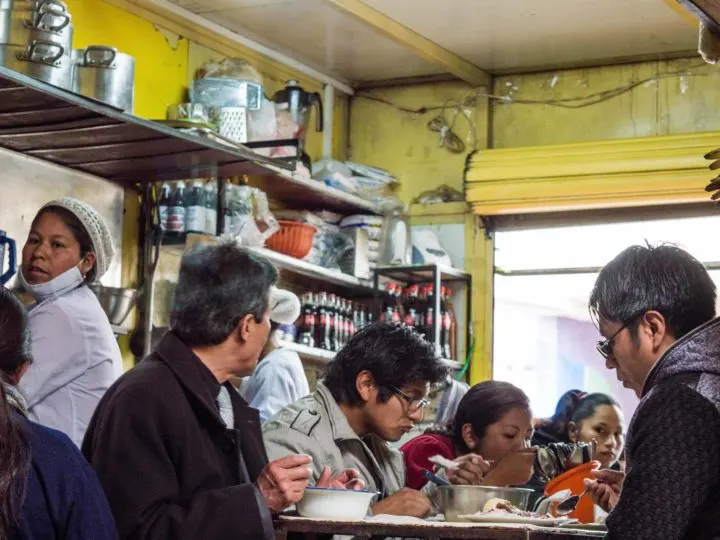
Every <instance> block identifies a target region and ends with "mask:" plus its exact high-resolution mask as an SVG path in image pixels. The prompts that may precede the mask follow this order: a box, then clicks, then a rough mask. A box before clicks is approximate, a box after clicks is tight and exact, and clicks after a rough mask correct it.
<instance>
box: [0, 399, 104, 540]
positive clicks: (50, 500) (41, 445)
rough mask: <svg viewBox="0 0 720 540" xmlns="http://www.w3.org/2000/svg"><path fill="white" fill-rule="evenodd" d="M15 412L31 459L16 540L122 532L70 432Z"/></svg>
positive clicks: (71, 539)
mask: <svg viewBox="0 0 720 540" xmlns="http://www.w3.org/2000/svg"><path fill="white" fill-rule="evenodd" d="M11 410H12V413H11V414H12V415H13V416H14V417H15V420H16V421H17V423H18V424H19V425H21V426H22V427H23V428H24V431H25V434H26V437H27V440H28V443H29V445H30V449H31V452H32V460H31V465H30V469H29V471H28V474H27V478H26V484H25V499H24V501H23V504H22V507H21V509H20V512H19V515H18V527H17V530H16V532H15V534H14V535H13V536H12V538H13V539H16V540H53V539H57V540H60V539H63V540H114V539H115V538H117V530H116V529H115V523H114V522H113V518H112V513H111V512H110V507H109V506H108V503H107V500H106V499H105V494H104V493H103V491H102V488H101V487H100V483H99V482H98V479H97V477H96V476H95V473H94V472H93V470H92V469H91V468H90V466H89V465H88V463H87V461H85V459H84V458H83V457H82V455H81V454H80V451H79V450H78V449H77V447H76V446H75V444H74V443H73V442H72V441H71V440H70V439H69V438H68V436H67V435H65V434H64V433H61V432H59V431H55V430H54V429H50V428H46V427H44V426H41V425H39V424H35V423H34V422H30V421H29V420H28V419H27V418H25V417H24V416H23V415H21V414H20V413H18V412H16V411H15V410H14V409H11Z"/></svg>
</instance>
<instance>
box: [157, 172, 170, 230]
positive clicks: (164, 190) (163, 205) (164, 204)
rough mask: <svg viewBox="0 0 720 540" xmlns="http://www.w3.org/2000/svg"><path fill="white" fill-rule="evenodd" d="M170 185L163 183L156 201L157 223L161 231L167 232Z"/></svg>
mask: <svg viewBox="0 0 720 540" xmlns="http://www.w3.org/2000/svg"><path fill="white" fill-rule="evenodd" d="M170 193H171V190H170V184H168V183H167V182H165V183H164V184H163V185H162V187H161V188H160V199H159V200H158V221H160V227H161V228H162V230H163V231H167V226H168V214H169V212H170V198H171V195H170Z"/></svg>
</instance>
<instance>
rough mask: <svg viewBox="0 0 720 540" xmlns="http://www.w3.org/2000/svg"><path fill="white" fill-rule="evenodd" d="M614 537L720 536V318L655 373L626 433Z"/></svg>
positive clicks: (611, 525)
mask: <svg viewBox="0 0 720 540" xmlns="http://www.w3.org/2000/svg"><path fill="white" fill-rule="evenodd" d="M607 525H608V531H609V533H608V538H611V539H628V540H629V539H632V540H644V539H647V540H651V539H652V540H659V539H662V540H673V539H693V540H703V539H711V538H720V318H718V319H714V320H712V321H709V322H707V323H705V324H704V325H702V326H700V327H699V328H697V329H695V330H693V331H692V332H691V333H689V334H688V335H686V336H685V337H683V338H682V339H680V340H678V341H677V342H676V343H674V344H673V346H672V347H670V349H668V351H667V352H666V353H665V354H664V355H663V357H662V358H660V360H658V362H657V363H656V364H655V366H654V367H653V369H652V371H651V372H650V374H649V375H648V377H647V379H646V381H645V384H644V387H643V391H642V400H641V401H640V404H639V406H638V408H637V410H636V412H635V415H634V417H633V419H632V422H631V423H630V428H629V431H628V438H627V475H626V478H625V483H624V485H623V488H622V492H621V495H620V500H619V502H618V504H617V506H616V507H615V509H614V510H613V511H612V512H611V514H610V515H609V516H608V519H607Z"/></svg>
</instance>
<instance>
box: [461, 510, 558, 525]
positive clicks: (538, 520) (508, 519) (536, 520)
mask: <svg viewBox="0 0 720 540" xmlns="http://www.w3.org/2000/svg"><path fill="white" fill-rule="evenodd" d="M458 519H462V520H463V521H472V522H473V523H522V524H523V525H541V526H543V527H557V526H558V525H559V524H561V523H567V522H568V519H567V518H542V517H532V516H527V517H526V516H518V515H516V514H510V513H508V514H507V515H504V514H500V513H495V512H493V513H492V514H490V513H488V514H465V515H461V516H458Z"/></svg>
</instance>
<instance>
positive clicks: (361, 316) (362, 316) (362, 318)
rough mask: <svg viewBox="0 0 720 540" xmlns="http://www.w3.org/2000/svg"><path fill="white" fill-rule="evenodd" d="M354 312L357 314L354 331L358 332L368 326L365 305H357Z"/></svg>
mask: <svg viewBox="0 0 720 540" xmlns="http://www.w3.org/2000/svg"><path fill="white" fill-rule="evenodd" d="M356 312H357V314H358V318H357V322H356V323H355V331H356V332H359V331H360V330H362V329H363V328H365V327H366V326H367V324H368V322H367V312H366V311H365V305H364V304H358V306H357V308H356Z"/></svg>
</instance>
